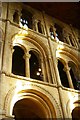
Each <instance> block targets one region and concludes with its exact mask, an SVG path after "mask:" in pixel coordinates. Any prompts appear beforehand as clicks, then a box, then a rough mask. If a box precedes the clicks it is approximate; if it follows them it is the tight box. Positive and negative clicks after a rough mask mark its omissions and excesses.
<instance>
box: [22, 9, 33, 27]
mask: <svg viewBox="0 0 80 120" xmlns="http://www.w3.org/2000/svg"><path fill="white" fill-rule="evenodd" d="M32 16H33V15H32V14H31V13H30V12H29V11H28V10H25V9H23V10H22V16H21V19H20V22H21V24H22V26H24V27H28V28H30V29H32Z"/></svg>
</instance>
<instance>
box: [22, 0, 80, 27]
mask: <svg viewBox="0 0 80 120" xmlns="http://www.w3.org/2000/svg"><path fill="white" fill-rule="evenodd" d="M24 4H27V5H30V6H31V7H33V8H35V9H38V10H40V11H45V13H46V14H49V15H50V16H52V17H53V19H54V18H57V19H59V20H61V21H62V22H65V23H67V24H72V26H73V27H76V28H78V29H80V2H56V1H55V2H27V3H25V2H24Z"/></svg>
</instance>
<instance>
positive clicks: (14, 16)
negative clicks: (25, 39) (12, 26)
mask: <svg viewBox="0 0 80 120" xmlns="http://www.w3.org/2000/svg"><path fill="white" fill-rule="evenodd" d="M13 22H15V23H17V24H19V15H18V11H15V12H14V15H13Z"/></svg>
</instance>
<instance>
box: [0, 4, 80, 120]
mask: <svg viewBox="0 0 80 120" xmlns="http://www.w3.org/2000/svg"><path fill="white" fill-rule="evenodd" d="M23 8H24V9H25V11H28V12H27V13H29V12H30V13H31V14H32V22H31V25H32V26H30V27H31V28H29V27H28V23H27V22H26V21H27V20H25V21H24V20H23V18H24V19H28V22H30V21H29V17H26V15H25V16H24V17H23V18H21V16H22V13H21V10H22V9H23ZM1 17H2V19H1V18H0V32H1V34H2V38H0V40H1V41H0V46H1V53H0V56H1V59H0V63H1V64H0V76H1V79H0V119H2V118H5V119H6V118H8V119H9V118H11V119H13V118H14V117H15V115H13V110H14V106H15V104H17V102H18V101H21V100H24V99H25V100H26V102H28V100H30V101H31V102H29V103H30V104H32V108H34V104H35V106H36V107H38V109H39V110H35V111H34V112H35V113H37V115H38V117H40V118H44V117H45V118H72V115H71V113H72V110H73V109H74V108H75V107H77V106H80V91H79V90H80V81H79V80H80V62H79V61H80V52H79V44H80V43H79V38H80V36H79V30H77V29H76V28H73V27H72V26H71V25H67V24H65V23H63V22H61V21H59V20H57V19H55V18H52V17H51V16H48V15H47V14H45V12H40V11H38V10H35V9H33V8H31V7H30V6H25V5H23V4H22V3H2V14H1ZM13 18H14V19H13ZM30 20H31V17H30ZM29 24H30V23H29ZM55 24H56V25H55ZM50 27H51V28H52V29H51V31H50ZM60 30H61V31H60ZM14 46H19V47H20V48H21V49H23V51H24V59H25V73H26V76H20V75H16V74H13V73H12V59H13V53H14V49H13V47H14ZM31 50H32V51H34V53H38V56H37V57H38V58H39V62H40V65H41V70H42V75H43V79H42V81H41V80H40V79H33V78H31V77H30V61H29V59H30V57H31V54H30V51H31ZM58 60H60V61H61V62H62V64H63V66H64V71H65V72H66V75H67V79H68V82H69V88H68V87H65V86H63V84H62V81H61V80H60V79H61V78H60V74H59V70H58ZM73 63H74V64H73ZM71 67H72V70H73V73H75V74H74V76H75V80H76V82H75V84H77V85H76V87H74V84H73V81H72V76H71V74H70V69H71ZM33 73H34V72H33ZM63 81H65V78H64V79H63ZM75 88H77V89H75ZM33 103H34V104H33ZM26 106H27V105H26ZM29 107H31V106H29ZM26 110H27V109H26ZM40 110H41V111H42V114H41V111H40Z"/></svg>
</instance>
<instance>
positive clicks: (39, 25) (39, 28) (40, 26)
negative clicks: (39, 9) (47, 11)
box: [37, 21, 43, 33]
mask: <svg viewBox="0 0 80 120" xmlns="http://www.w3.org/2000/svg"><path fill="white" fill-rule="evenodd" d="M37 25H38V32H40V33H43V31H42V24H41V21H39V22H38V23H37Z"/></svg>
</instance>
